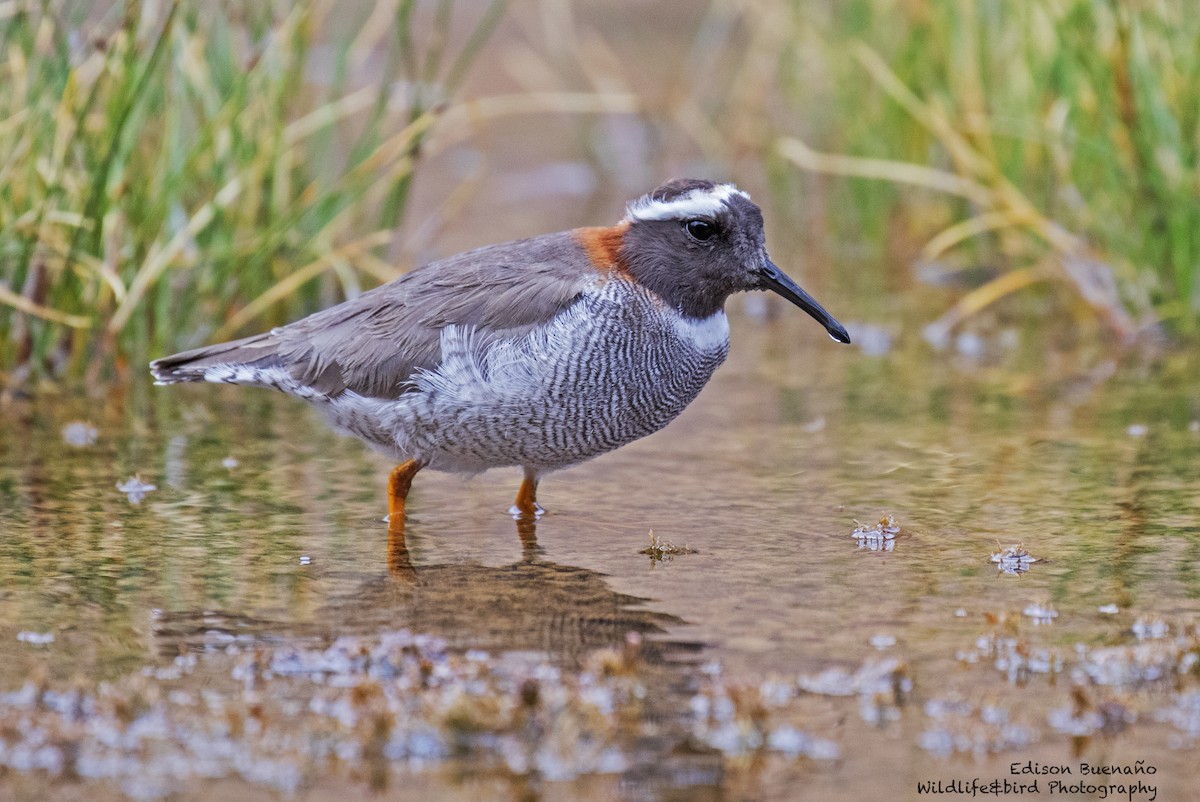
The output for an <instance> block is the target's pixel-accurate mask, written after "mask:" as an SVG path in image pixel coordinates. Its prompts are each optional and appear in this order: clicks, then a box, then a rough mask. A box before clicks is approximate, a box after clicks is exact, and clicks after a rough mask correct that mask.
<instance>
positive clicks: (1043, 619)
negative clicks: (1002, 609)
mask: <svg viewBox="0 0 1200 802" xmlns="http://www.w3.org/2000/svg"><path fill="white" fill-rule="evenodd" d="M1021 612H1022V613H1023V614H1025V615H1027V616H1028V617H1030V618H1032V619H1033V623H1035V624H1049V623H1050V622H1051V621H1053V620H1054V619H1056V618H1058V610H1055V609H1054V607H1053V606H1052V605H1051V604H1049V603H1048V602H1047V603H1046V604H1042V603H1041V602H1034V603H1033V604H1030V605H1027V606H1026V607H1025V609H1024V610H1022V611H1021Z"/></svg>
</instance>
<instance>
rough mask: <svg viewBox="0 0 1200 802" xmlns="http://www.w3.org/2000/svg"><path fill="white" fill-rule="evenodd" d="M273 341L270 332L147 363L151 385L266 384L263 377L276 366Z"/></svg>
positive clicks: (278, 363) (278, 359) (279, 361)
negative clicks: (184, 383) (208, 382)
mask: <svg viewBox="0 0 1200 802" xmlns="http://www.w3.org/2000/svg"><path fill="white" fill-rule="evenodd" d="M280 363H281V360H280V358H279V355H278V353H277V352H276V341H275V338H274V337H273V336H272V334H271V333H270V332H266V333H263V334H256V335H254V336H253V337H246V338H245V339H241V340H233V341H232V342H227V343H218V344H217V345H206V346H204V347H203V348H193V349H192V350H190V351H183V352H182V353H178V354H172V355H171V356H164V357H163V358H162V359H156V360H154V361H153V362H151V363H150V372H151V373H152V374H154V379H155V384H178V383H180V382H202V381H214V382H228V383H232V384H269V383H270V382H266V381H264V374H265V373H267V372H269V371H270V370H271V369H272V368H277V367H279V365H280Z"/></svg>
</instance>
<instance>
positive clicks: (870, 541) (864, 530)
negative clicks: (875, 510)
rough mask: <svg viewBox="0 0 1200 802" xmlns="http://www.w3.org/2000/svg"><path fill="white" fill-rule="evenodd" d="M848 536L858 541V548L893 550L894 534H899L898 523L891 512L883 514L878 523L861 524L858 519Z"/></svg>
mask: <svg viewBox="0 0 1200 802" xmlns="http://www.w3.org/2000/svg"><path fill="white" fill-rule="evenodd" d="M854 523H855V524H856V526H855V528H854V531H853V532H851V533H850V537H852V538H854V539H855V540H857V541H858V547H859V548H860V549H869V550H870V551H894V550H895V548H896V535H898V534H900V524H898V523H897V522H896V518H895V516H893V515H892V514H891V513H887V514H885V515H883V516H882V517H881V518H880V519H879V522H878V523H874V524H862V523H859V522H858V521H855V522H854Z"/></svg>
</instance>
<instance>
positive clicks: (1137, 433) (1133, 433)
mask: <svg viewBox="0 0 1200 802" xmlns="http://www.w3.org/2000/svg"><path fill="white" fill-rule="evenodd" d="M1149 433H1150V427H1149V426H1147V425H1146V424H1144V423H1131V424H1130V425H1129V428H1128V429H1126V430H1125V434H1127V435H1129V436H1130V437H1145V436H1146V435H1147V434H1149Z"/></svg>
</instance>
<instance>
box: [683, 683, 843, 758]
mask: <svg viewBox="0 0 1200 802" xmlns="http://www.w3.org/2000/svg"><path fill="white" fill-rule="evenodd" d="M707 673H708V675H709V679H708V680H707V681H706V682H705V683H704V685H703V687H701V689H700V690H699V692H697V693H696V695H695V696H693V697H692V700H691V703H690V704H689V709H690V711H691V720H692V737H694V738H695V739H696V740H697V741H700V742H701V743H704V744H707V745H708V746H710V747H712V748H713V749H717V750H720V751H721V752H723V753H724V754H726V755H731V756H739V755H748V754H752V753H755V752H759V751H760V750H768V751H772V752H781V753H783V754H785V755H788V756H789V757H798V756H801V755H804V756H807V757H810V758H813V759H815V760H836V759H837V758H838V757H839V756H840V755H841V749H840V748H839V747H838V745H837V744H836V743H834V742H833V741H830V740H828V739H827V738H820V737H816V736H813V735H810V734H808V733H806V732H804V731H802V730H800V729H799V728H797V727H796V726H795V725H794V724H793V723H792V722H790V721H783V722H778V723H776V722H777V720H778V719H779V718H783V717H786V716H787V714H788V710H787V708H788V704H789V703H790V702H791V701H792V700H793V699H794V698H795V697H796V686H795V684H793V683H790V682H787V681H781V680H778V679H774V680H765V681H763V682H762V683H760V684H759V685H758V686H753V685H730V684H727V683H726V682H725V681H724V680H723V679H722V678H721V676H720V670H719V669H716V668H714V669H711V670H709V671H708V672H707Z"/></svg>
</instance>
